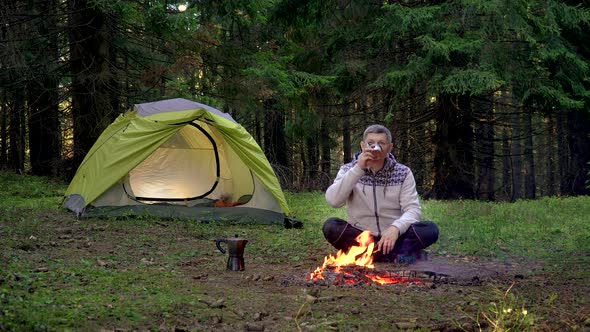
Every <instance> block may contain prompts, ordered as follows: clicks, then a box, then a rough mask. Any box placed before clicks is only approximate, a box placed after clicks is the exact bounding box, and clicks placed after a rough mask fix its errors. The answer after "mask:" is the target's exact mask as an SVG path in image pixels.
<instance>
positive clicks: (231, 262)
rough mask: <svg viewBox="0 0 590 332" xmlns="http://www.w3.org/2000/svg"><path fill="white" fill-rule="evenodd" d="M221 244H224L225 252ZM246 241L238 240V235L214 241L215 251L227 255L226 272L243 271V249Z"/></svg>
mask: <svg viewBox="0 0 590 332" xmlns="http://www.w3.org/2000/svg"><path fill="white" fill-rule="evenodd" d="M222 243H225V245H226V246H227V250H225V249H223V247H222ZM246 243H248V240H246V239H244V238H239V237H238V235H236V236H235V237H230V238H226V239H219V240H216V241H215V245H216V246H217V249H219V251H221V252H222V253H224V254H225V253H226V252H227V254H228V258H227V270H230V271H244V269H245V265H244V249H245V248H246Z"/></svg>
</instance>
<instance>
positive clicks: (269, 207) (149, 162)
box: [63, 99, 290, 224]
mask: <svg viewBox="0 0 590 332" xmlns="http://www.w3.org/2000/svg"><path fill="white" fill-rule="evenodd" d="M63 205H64V207H65V208H67V209H69V210H71V211H73V212H75V213H76V214H77V215H79V216H122V215H153V216H160V217H169V218H193V219H198V220H236V221H240V222H255V223H269V224H270V223H281V224H282V223H283V222H284V221H285V215H287V216H288V215H289V214H290V211H289V206H288V205H287V202H286V200H285V196H284V194H283V191H282V190H281V187H280V184H279V181H278V179H277V177H276V175H275V173H274V171H273V169H272V168H271V166H270V164H269V162H268V160H267V159H266V156H265V155H264V153H263V152H262V150H261V149H260V146H259V145H258V144H257V143H256V141H255V140H254V139H253V138H252V136H251V135H250V134H249V133H248V132H247V131H246V130H245V129H244V128H243V127H242V126H241V125H239V124H238V123H236V121H235V120H234V119H232V117H231V116H230V115H229V114H226V113H223V112H221V111H219V110H216V109H214V108H213V107H210V106H207V105H204V104H200V103H197V102H193V101H190V100H186V99H170V100H162V101H158V102H152V103H144V104H137V105H135V107H134V109H133V110H132V111H130V112H127V113H126V114H122V115H120V116H119V117H118V118H117V119H116V120H115V121H114V122H113V123H112V124H111V125H110V126H109V127H107V128H106V129H105V131H104V132H103V133H102V135H101V136H100V137H99V138H98V140H97V141H96V143H95V144H94V146H93V147H92V149H90V151H89V152H88V154H87V155H86V158H85V159H84V161H83V162H82V164H81V165H80V167H79V168H78V170H77V172H76V175H75V176H74V178H73V180H72V182H71V183H70V185H69V187H68V189H67V191H66V197H65V200H64V204H63Z"/></svg>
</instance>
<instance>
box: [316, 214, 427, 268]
mask: <svg viewBox="0 0 590 332" xmlns="http://www.w3.org/2000/svg"><path fill="white" fill-rule="evenodd" d="M323 231H324V237H325V238H326V240H328V242H330V243H331V244H332V245H333V246H334V248H336V249H339V250H342V251H345V252H346V251H348V249H350V247H352V246H357V245H358V243H357V242H356V237H357V236H359V234H361V233H362V232H363V231H362V230H360V229H358V228H356V227H354V226H352V225H351V224H349V223H348V222H346V220H342V219H340V218H330V219H328V220H326V222H325V223H324V227H323ZM380 239H381V238H380V237H375V238H374V240H375V243H377V242H379V240H380ZM436 240H438V227H437V226H436V224H435V223H433V222H432V221H421V222H418V223H415V224H412V225H411V226H410V228H408V230H407V231H406V232H405V233H404V234H402V235H400V237H399V238H398V239H397V241H396V242H395V245H394V246H393V251H392V252H391V253H389V255H388V256H390V257H382V256H383V255H382V254H381V253H379V252H377V253H376V254H375V256H374V258H375V260H377V261H380V260H388V259H395V257H396V256H397V255H409V254H412V253H414V252H416V251H418V250H421V249H424V248H427V247H429V246H430V245H432V244H433V243H435V242H436Z"/></svg>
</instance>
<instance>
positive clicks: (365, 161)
mask: <svg viewBox="0 0 590 332" xmlns="http://www.w3.org/2000/svg"><path fill="white" fill-rule="evenodd" d="M374 159H375V155H374V154H373V151H372V150H371V148H370V147H367V148H364V149H363V152H362V153H361V155H360V156H359V159H358V165H359V167H360V168H361V169H367V168H370V167H371V161H372V160H374Z"/></svg>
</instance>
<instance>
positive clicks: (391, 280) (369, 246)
mask: <svg viewBox="0 0 590 332" xmlns="http://www.w3.org/2000/svg"><path fill="white" fill-rule="evenodd" d="M356 241H357V242H358V244H359V245H358V246H352V247H351V248H350V249H349V250H348V252H346V253H345V252H343V251H342V250H338V252H337V253H336V256H333V255H328V256H326V257H324V264H323V265H322V266H321V267H318V268H316V269H315V271H313V272H312V273H310V275H309V277H308V279H309V280H320V279H321V280H323V279H324V270H325V269H326V268H330V269H332V270H333V271H334V272H336V273H339V274H342V275H346V276H350V274H349V273H348V272H346V271H343V270H342V269H341V267H344V266H362V267H365V268H367V269H374V268H375V266H374V265H373V249H374V247H375V242H374V240H373V236H372V235H371V232H369V231H364V232H362V233H361V234H360V235H359V236H357V238H356ZM364 277H366V278H367V279H368V280H371V281H372V282H375V283H377V284H380V285H386V284H397V283H408V282H415V283H419V282H418V281H412V280H410V279H408V278H404V277H400V276H396V275H394V274H391V273H389V274H383V275H380V274H377V273H374V272H370V271H367V272H366V273H364ZM343 281H344V282H345V283H348V284H355V283H356V282H357V281H355V280H354V279H346V278H345V279H343Z"/></svg>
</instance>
